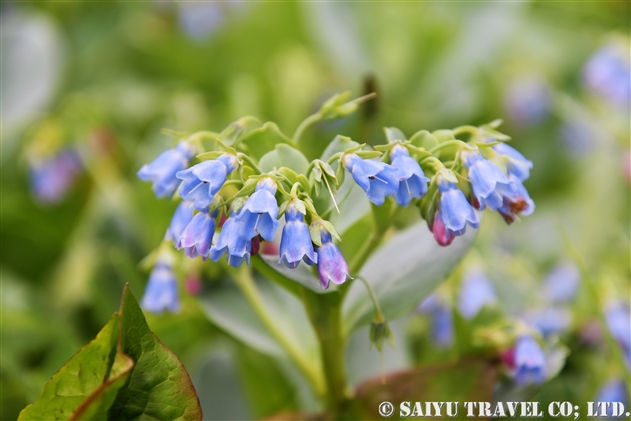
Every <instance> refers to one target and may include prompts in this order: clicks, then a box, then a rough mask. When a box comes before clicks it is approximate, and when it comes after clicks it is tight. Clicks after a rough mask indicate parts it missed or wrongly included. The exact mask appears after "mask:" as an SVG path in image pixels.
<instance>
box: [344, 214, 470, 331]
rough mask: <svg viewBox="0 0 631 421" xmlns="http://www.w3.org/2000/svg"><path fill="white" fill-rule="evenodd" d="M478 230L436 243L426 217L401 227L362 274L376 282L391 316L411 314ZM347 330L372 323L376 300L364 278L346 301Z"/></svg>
mask: <svg viewBox="0 0 631 421" xmlns="http://www.w3.org/2000/svg"><path fill="white" fill-rule="evenodd" d="M475 236H476V230H473V229H471V228H469V230H468V231H467V233H466V235H464V236H462V237H458V238H457V239H456V240H455V241H454V242H453V243H452V244H451V245H450V246H449V247H440V246H439V245H438V244H436V241H435V240H434V237H433V235H432V233H431V232H430V231H429V229H428V228H427V225H426V223H425V221H420V222H418V223H417V224H416V225H414V226H412V227H411V228H408V229H406V230H404V231H401V232H399V233H397V234H395V235H394V236H392V237H391V238H389V240H388V242H387V244H386V245H385V246H383V247H382V248H380V249H378V250H377V251H376V252H375V254H374V255H373V256H372V257H371V258H370V259H369V260H368V261H367V262H366V264H365V265H364V267H363V268H362V270H361V272H360V275H361V276H363V277H364V278H365V279H366V280H367V281H368V283H369V284H370V285H371V286H372V288H373V290H374V291H375V294H376V295H377V299H378V300H379V304H380V305H381V309H382V310H383V313H384V315H385V317H386V319H387V320H389V321H393V320H394V319H396V318H398V317H401V316H403V315H405V314H408V313H409V312H410V311H411V310H412V309H413V308H415V307H416V306H417V305H418V304H419V303H420V302H421V300H422V299H423V298H425V297H426V296H427V295H429V294H430V293H431V292H432V291H433V290H434V289H435V288H436V287H437V286H438V285H439V284H440V283H441V282H442V281H444V280H445V279H446V277H447V276H448V275H449V273H450V272H451V271H452V270H453V269H454V268H455V266H456V265H457V263H458V262H459V261H460V259H461V258H462V257H463V256H464V255H465V254H466V252H467V251H468V250H469V248H470V247H471V245H472V243H473V240H474V239H475ZM343 311H344V319H343V320H344V323H345V330H346V331H347V332H351V331H353V330H356V329H358V328H361V327H362V326H367V325H368V324H370V322H371V320H372V317H373V316H374V309H373V305H372V302H371V300H370V297H369V295H368V293H367V292H366V288H365V287H364V285H362V284H361V282H353V284H352V285H351V287H350V289H349V291H348V295H347V297H346V300H345V302H344V309H343Z"/></svg>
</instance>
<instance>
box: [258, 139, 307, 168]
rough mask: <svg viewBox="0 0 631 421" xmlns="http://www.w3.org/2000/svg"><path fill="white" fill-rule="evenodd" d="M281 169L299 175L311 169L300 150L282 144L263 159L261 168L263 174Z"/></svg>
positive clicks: (260, 162) (260, 164) (260, 163)
mask: <svg viewBox="0 0 631 421" xmlns="http://www.w3.org/2000/svg"><path fill="white" fill-rule="evenodd" d="M281 167H287V168H290V169H292V170H294V171H295V172H296V173H298V174H305V173H306V172H307V168H309V161H308V160H307V158H305V156H304V155H303V154H302V152H300V151H299V150H298V149H296V148H292V147H291V146H289V145H285V144H283V143H281V144H279V145H276V147H275V149H274V150H273V151H271V152H268V153H266V154H265V155H263V157H261V159H260V161H259V168H260V169H261V171H263V172H269V171H272V170H274V168H276V169H279V168H281Z"/></svg>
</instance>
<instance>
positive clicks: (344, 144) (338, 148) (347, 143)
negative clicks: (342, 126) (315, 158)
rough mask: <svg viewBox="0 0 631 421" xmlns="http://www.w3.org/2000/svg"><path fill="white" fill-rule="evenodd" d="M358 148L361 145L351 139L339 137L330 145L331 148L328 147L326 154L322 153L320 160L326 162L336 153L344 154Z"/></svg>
mask: <svg viewBox="0 0 631 421" xmlns="http://www.w3.org/2000/svg"><path fill="white" fill-rule="evenodd" d="M357 146H359V143H357V142H355V141H354V140H352V139H351V138H350V137H346V136H341V135H337V136H335V138H334V139H333V140H332V141H331V143H329V146H327V147H326V149H325V150H324V152H322V156H321V157H320V159H321V160H323V161H325V162H326V161H328V160H329V158H331V157H332V156H333V155H335V154H336V153H338V152H344V151H346V150H348V149H351V148H356V147H357Z"/></svg>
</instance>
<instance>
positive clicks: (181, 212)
mask: <svg viewBox="0 0 631 421" xmlns="http://www.w3.org/2000/svg"><path fill="white" fill-rule="evenodd" d="M191 219H193V202H190V201H187V200H184V201H182V202H180V204H179V205H178V206H177V208H176V209H175V212H174V213H173V217H172V218H171V224H170V225H169V228H167V232H166V234H165V236H164V239H165V240H171V241H172V242H173V244H177V243H178V241H180V236H181V235H182V232H183V231H184V228H186V226H187V225H188V224H189V222H191Z"/></svg>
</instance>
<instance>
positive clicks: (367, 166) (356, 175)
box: [342, 153, 399, 206]
mask: <svg viewBox="0 0 631 421" xmlns="http://www.w3.org/2000/svg"><path fill="white" fill-rule="evenodd" d="M342 165H344V168H345V169H346V170H347V171H348V172H350V173H351V175H352V176H353V179H354V180H355V182H356V183H357V184H359V186H360V187H361V188H362V189H363V190H364V191H365V192H366V195H367V196H368V199H369V200H370V201H371V202H372V203H374V204H375V205H377V206H381V205H383V202H385V200H386V197H387V196H392V195H394V194H396V193H397V191H398V190H399V178H398V177H397V172H396V170H395V169H394V168H392V167H391V166H390V165H388V164H385V163H383V162H380V161H373V160H370V159H361V158H360V157H359V156H357V155H356V154H354V153H349V154H346V155H344V157H343V158H342Z"/></svg>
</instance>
